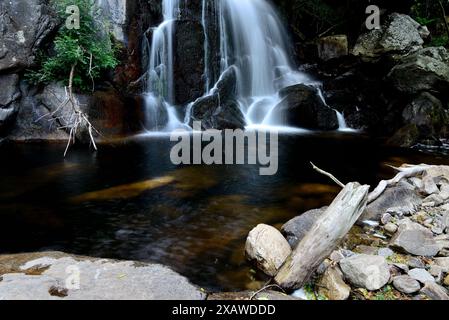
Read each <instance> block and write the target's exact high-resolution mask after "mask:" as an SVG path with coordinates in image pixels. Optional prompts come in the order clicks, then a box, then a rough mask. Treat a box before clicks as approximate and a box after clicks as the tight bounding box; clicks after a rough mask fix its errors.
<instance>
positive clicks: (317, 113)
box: [274, 84, 338, 130]
mask: <svg viewBox="0 0 449 320" xmlns="http://www.w3.org/2000/svg"><path fill="white" fill-rule="evenodd" d="M279 95H280V97H281V98H282V99H283V100H282V101H281V102H280V103H279V104H278V105H277V106H276V107H275V109H274V114H276V115H277V117H278V119H277V121H278V122H279V123H284V124H288V125H290V126H295V127H300V128H305V129H312V130H336V129H338V118H337V114H336V112H335V111H334V110H332V109H331V108H329V107H328V106H326V104H325V103H324V101H323V100H322V99H321V98H320V97H319V92H318V89H317V88H316V87H313V86H308V85H304V84H298V85H294V86H291V87H287V88H285V89H283V90H281V91H280V93H279Z"/></svg>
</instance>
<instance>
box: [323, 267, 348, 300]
mask: <svg viewBox="0 0 449 320" xmlns="http://www.w3.org/2000/svg"><path fill="white" fill-rule="evenodd" d="M317 286H318V293H319V295H322V296H325V297H326V298H328V299H329V300H347V299H348V298H349V295H350V293H351V287H350V286H348V285H347V284H346V283H345V282H344V281H343V276H342V273H341V271H340V270H339V269H338V267H337V268H335V267H330V268H327V270H326V271H325V272H324V274H323V276H322V277H321V279H320V280H319V282H318V284H317Z"/></svg>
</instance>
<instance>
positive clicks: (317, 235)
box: [274, 183, 369, 289]
mask: <svg viewBox="0 0 449 320" xmlns="http://www.w3.org/2000/svg"><path fill="white" fill-rule="evenodd" d="M368 192H369V186H362V185H360V184H358V183H349V184H347V185H346V187H345V188H344V189H343V190H342V191H341V192H340V194H339V195H338V196H337V198H336V199H335V200H334V202H333V203H332V204H331V205H330V207H329V208H328V209H327V210H326V211H325V213H324V214H323V215H322V216H321V217H320V218H319V219H318V221H317V222H316V223H315V225H314V226H313V227H312V229H311V230H310V231H309V233H308V234H307V235H306V236H305V237H304V239H303V240H302V241H301V242H300V243H299V244H298V246H297V247H296V249H295V250H294V251H293V253H292V254H291V255H290V257H289V258H288V259H287V261H286V262H285V263H284V265H283V266H282V268H281V269H280V270H279V272H278V274H277V276H276V277H275V279H274V280H275V282H276V283H277V284H278V285H279V286H280V287H282V288H285V289H300V288H302V287H303V286H304V285H305V283H306V281H307V280H308V279H309V278H310V276H311V275H312V274H313V272H314V271H315V270H316V268H317V267H318V266H319V265H320V264H321V263H322V262H323V261H324V260H325V259H326V258H327V257H328V256H329V255H330V254H331V253H332V251H334V250H335V249H336V247H337V246H338V245H339V244H340V242H341V240H342V239H343V238H344V237H345V236H346V234H347V233H348V232H349V230H350V229H351V228H352V227H353V225H354V224H355V222H356V221H357V220H358V219H359V217H360V216H361V215H362V213H363V211H364V210H365V207H366V205H367V201H368Z"/></svg>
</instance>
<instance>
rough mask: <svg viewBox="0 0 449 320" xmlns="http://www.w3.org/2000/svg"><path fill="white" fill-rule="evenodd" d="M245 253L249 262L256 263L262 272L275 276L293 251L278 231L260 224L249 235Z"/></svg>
mask: <svg viewBox="0 0 449 320" xmlns="http://www.w3.org/2000/svg"><path fill="white" fill-rule="evenodd" d="M245 252H246V256H247V258H248V260H250V261H253V262H255V263H256V265H257V267H258V268H259V269H260V270H262V271H263V272H265V273H266V274H267V275H269V276H275V275H276V273H277V271H278V270H279V268H280V267H281V266H282V265H283V263H284V262H285V260H286V259H287V257H288V256H289V255H290V254H291V253H292V250H291V248H290V245H289V244H288V242H287V240H285V238H284V237H283V236H282V234H281V233H280V232H279V231H278V230H276V229H275V228H273V227H271V226H268V225H264V224H260V225H258V226H257V227H256V228H254V229H253V230H252V231H251V232H250V233H249V235H248V238H247V240H246V246H245Z"/></svg>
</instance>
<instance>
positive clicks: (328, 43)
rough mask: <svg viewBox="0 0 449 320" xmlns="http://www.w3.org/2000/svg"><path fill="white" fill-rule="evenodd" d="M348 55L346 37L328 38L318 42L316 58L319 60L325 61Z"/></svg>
mask: <svg viewBox="0 0 449 320" xmlns="http://www.w3.org/2000/svg"><path fill="white" fill-rule="evenodd" d="M348 54H349V44H348V37H347V36H346V35H335V36H329V37H324V38H320V39H319V40H318V56H319V58H320V59H321V60H325V61H327V60H331V59H335V58H340V57H344V56H347V55H348Z"/></svg>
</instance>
